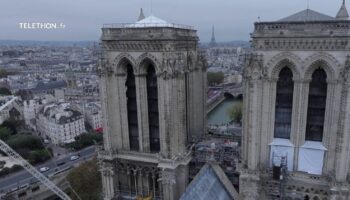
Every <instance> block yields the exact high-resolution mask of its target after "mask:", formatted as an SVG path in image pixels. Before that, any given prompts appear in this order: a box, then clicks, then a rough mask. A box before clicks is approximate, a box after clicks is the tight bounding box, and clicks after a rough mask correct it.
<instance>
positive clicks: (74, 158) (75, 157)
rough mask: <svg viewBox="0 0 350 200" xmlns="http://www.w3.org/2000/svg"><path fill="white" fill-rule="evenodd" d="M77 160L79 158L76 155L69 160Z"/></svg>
mask: <svg viewBox="0 0 350 200" xmlns="http://www.w3.org/2000/svg"><path fill="white" fill-rule="evenodd" d="M77 159H79V156H78V155H74V156H71V157H70V160H71V161H73V160H77Z"/></svg>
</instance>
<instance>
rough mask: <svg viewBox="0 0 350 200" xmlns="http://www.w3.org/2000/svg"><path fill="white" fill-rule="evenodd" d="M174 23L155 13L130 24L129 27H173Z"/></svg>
mask: <svg viewBox="0 0 350 200" xmlns="http://www.w3.org/2000/svg"><path fill="white" fill-rule="evenodd" d="M173 26H174V25H173V24H172V23H169V22H166V21H164V20H162V19H160V18H158V17H155V16H153V15H151V16H149V17H147V18H145V19H143V20H140V21H138V22H136V23H134V24H130V25H129V27H173Z"/></svg>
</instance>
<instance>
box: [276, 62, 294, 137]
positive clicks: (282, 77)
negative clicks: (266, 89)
mask: <svg viewBox="0 0 350 200" xmlns="http://www.w3.org/2000/svg"><path fill="white" fill-rule="evenodd" d="M293 90H294V84H293V73H292V71H291V70H290V69H289V68H288V67H284V68H283V69H282V70H281V71H280V73H279V78H278V81H277V90H276V105H275V134H274V137H275V138H284V139H289V138H290V132H291V124H292V108H293Z"/></svg>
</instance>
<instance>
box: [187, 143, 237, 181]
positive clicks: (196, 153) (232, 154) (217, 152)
mask: <svg viewBox="0 0 350 200" xmlns="http://www.w3.org/2000/svg"><path fill="white" fill-rule="evenodd" d="M192 153H193V154H192V155H193V158H192V161H191V163H190V178H191V179H193V178H194V177H195V176H196V174H197V173H198V172H199V171H200V169H201V168H202V167H203V166H204V165H205V163H207V162H215V163H217V164H218V165H220V167H221V168H222V169H223V170H224V172H225V174H226V175H227V177H228V178H229V179H230V181H231V182H232V184H233V185H238V175H237V173H236V166H237V163H238V161H239V155H240V149H239V145H238V143H237V142H232V141H231V140H227V139H209V140H206V141H202V142H199V143H197V144H196V145H195V146H194V149H193V152H192Z"/></svg>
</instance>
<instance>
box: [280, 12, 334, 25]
mask: <svg viewBox="0 0 350 200" xmlns="http://www.w3.org/2000/svg"><path fill="white" fill-rule="evenodd" d="M332 20H335V18H334V17H331V16H328V15H325V14H322V13H319V12H316V11H314V10H311V9H306V10H303V11H301V12H298V13H296V14H293V15H291V16H288V17H285V18H283V19H280V20H278V21H279V22H304V21H332Z"/></svg>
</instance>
